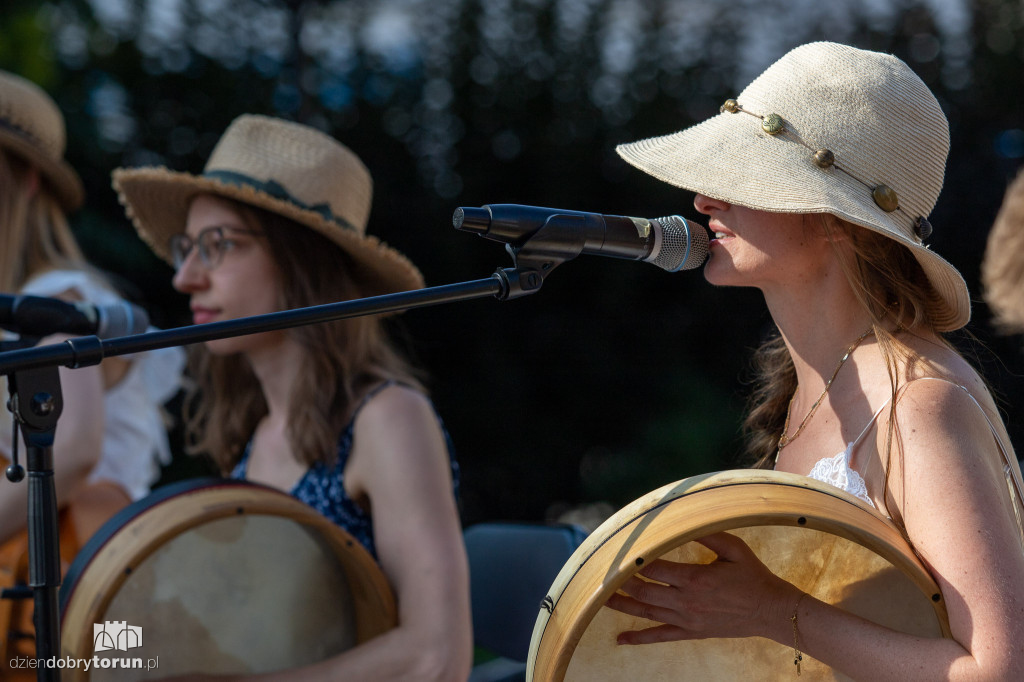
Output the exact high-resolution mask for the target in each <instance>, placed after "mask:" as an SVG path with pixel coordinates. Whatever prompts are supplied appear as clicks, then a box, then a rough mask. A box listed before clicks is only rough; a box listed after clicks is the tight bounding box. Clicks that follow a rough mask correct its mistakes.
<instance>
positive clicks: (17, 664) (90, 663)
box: [10, 656, 160, 672]
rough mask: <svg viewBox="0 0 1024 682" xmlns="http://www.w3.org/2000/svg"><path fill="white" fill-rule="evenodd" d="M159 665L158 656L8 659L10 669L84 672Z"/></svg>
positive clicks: (139, 668) (144, 668)
mask: <svg viewBox="0 0 1024 682" xmlns="http://www.w3.org/2000/svg"><path fill="white" fill-rule="evenodd" d="M159 667H160V657H159V656H157V657H156V658H146V659H143V658H139V657H135V658H115V657H106V656H93V657H92V658H71V657H70V656H65V657H64V658H30V657H21V656H18V657H15V658H12V659H11V660H10V668H11V669H12V670H19V669H20V670H26V669H38V668H48V669H51V670H52V669H55V668H56V669H59V670H76V669H78V668H81V669H83V670H85V671H86V672H88V671H90V670H94V669H96V668H123V669H131V670H156V669H158V668H159Z"/></svg>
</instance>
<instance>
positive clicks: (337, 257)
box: [184, 197, 423, 471]
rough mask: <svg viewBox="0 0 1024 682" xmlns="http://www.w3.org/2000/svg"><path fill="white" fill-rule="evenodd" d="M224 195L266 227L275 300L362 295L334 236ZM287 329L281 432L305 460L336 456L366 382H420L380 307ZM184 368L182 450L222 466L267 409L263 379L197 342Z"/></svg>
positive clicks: (237, 358) (310, 301) (287, 304)
mask: <svg viewBox="0 0 1024 682" xmlns="http://www.w3.org/2000/svg"><path fill="white" fill-rule="evenodd" d="M221 199H222V200H223V201H226V202H228V203H230V204H231V205H232V206H233V207H234V208H235V210H237V211H238V213H239V214H240V215H241V217H242V218H243V220H244V221H245V222H246V224H247V225H248V226H249V227H251V228H252V229H256V230H259V231H260V232H262V233H263V234H264V235H265V237H266V245H267V249H268V250H269V252H270V253H271V255H272V257H273V258H274V261H275V263H276V265H277V267H278V270H279V272H280V274H281V282H282V291H281V300H280V305H281V309H283V310H286V309H292V308H301V307H307V306H312V305H320V304H324V303H333V302H336V301H344V300H350V299H354V298H359V297H360V296H361V292H360V289H359V284H358V282H359V271H358V265H357V264H356V263H355V262H354V261H353V260H352V259H351V258H350V257H349V256H348V254H347V253H345V251H343V250H342V249H341V247H339V246H338V245H337V244H335V243H334V242H333V241H331V240H329V239H328V238H326V237H324V236H322V235H321V234H320V233H318V232H316V231H314V230H312V229H310V228H308V227H305V226H303V225H300V224H299V223H296V222H294V221H292V220H289V219H287V218H284V217H282V216H280V215H278V214H276V213H272V212H270V211H265V210H263V209H260V208H256V207H252V206H248V205H246V204H242V203H239V202H236V201H232V200H229V199H225V198H223V197H222V198H221ZM288 333H289V334H291V335H292V336H293V338H294V339H295V340H296V341H297V342H298V343H299V344H300V346H301V347H302V349H303V351H304V353H303V355H302V357H303V359H302V362H301V364H300V366H298V367H296V368H295V374H296V381H295V383H294V386H295V388H294V389H293V390H294V393H293V395H292V396H291V403H290V404H291V408H290V409H291V413H290V414H289V415H288V438H289V441H290V443H291V445H292V450H293V452H294V453H295V456H296V457H297V458H298V459H299V460H300V461H302V462H303V463H305V464H307V465H312V464H313V463H315V462H323V463H325V464H328V465H330V464H331V463H333V461H334V457H335V450H336V446H337V440H338V437H339V436H340V434H341V431H342V429H343V428H344V427H345V425H346V424H347V423H348V420H349V419H350V417H351V413H352V410H353V408H354V406H355V405H356V404H358V401H359V400H360V399H361V397H362V396H363V395H364V394H365V393H366V391H367V390H369V389H370V388H371V387H373V386H375V385H377V384H379V383H380V382H382V381H387V380H394V381H398V382H401V383H403V384H407V385H411V386H413V387H416V388H419V389H421V390H422V388H423V387H422V385H421V383H420V381H419V380H418V378H417V375H418V372H416V371H415V370H413V368H412V367H411V365H410V364H409V363H408V362H407V361H406V360H405V359H404V358H403V356H402V355H401V354H400V353H399V351H398V350H397V348H396V347H395V346H394V345H393V343H392V342H391V341H390V339H389V337H388V334H387V332H386V330H385V328H384V322H383V321H382V320H381V319H380V316H364V317H356V318H351V319H348V320H338V321H335V322H325V323H320V324H312V325H305V326H301V327H295V328H293V329H291V330H289V331H288ZM189 369H190V372H189V374H190V376H191V377H193V384H192V386H191V387H190V389H189V391H188V394H187V396H186V399H185V407H184V416H185V422H186V431H187V450H188V451H189V452H190V453H194V454H195V453H205V454H208V455H210V456H211V457H212V458H213V459H214V461H215V462H216V463H217V465H218V466H219V467H220V468H221V469H222V470H223V471H228V470H230V468H231V467H232V466H233V465H234V464H235V463H236V462H237V461H238V459H239V458H240V456H241V454H242V450H243V449H244V447H245V444H246V443H247V442H248V440H249V439H250V438H251V436H252V434H253V431H254V430H255V429H256V425H257V423H258V422H259V420H260V419H262V418H263V417H264V416H265V415H266V414H267V405H266V402H265V401H264V398H263V393H262V390H261V388H260V384H259V382H258V381H257V379H256V375H255V374H254V373H253V371H252V368H251V367H250V366H249V363H248V362H247V361H246V359H245V358H244V357H243V356H241V355H231V356H215V355H212V354H211V353H209V352H208V351H207V350H206V349H205V348H203V347H201V346H196V347H194V348H193V349H192V350H191V354H190V359H189Z"/></svg>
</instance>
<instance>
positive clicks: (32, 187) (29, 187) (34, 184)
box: [25, 166, 40, 199]
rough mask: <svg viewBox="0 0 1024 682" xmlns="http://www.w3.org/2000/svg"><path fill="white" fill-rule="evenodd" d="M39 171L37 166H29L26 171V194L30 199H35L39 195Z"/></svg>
mask: <svg viewBox="0 0 1024 682" xmlns="http://www.w3.org/2000/svg"><path fill="white" fill-rule="evenodd" d="M39 184H40V180H39V171H38V170H36V167H35V166H29V167H28V168H26V169H25V193H26V194H27V195H28V197H29V198H30V199H34V198H35V196H36V195H37V194H39Z"/></svg>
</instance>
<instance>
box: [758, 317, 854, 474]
mask: <svg viewBox="0 0 1024 682" xmlns="http://www.w3.org/2000/svg"><path fill="white" fill-rule="evenodd" d="M873 331H874V327H871V328H869V329H868V330H867V331H866V332H864V333H863V334H861V335H860V336H859V337H857V340H856V341H854V342H853V343H852V344H851V345H850V347H849V348H848V349H846V353H844V354H843V357H841V358H839V364H838V365H836V369H835V371H834V372H832V376H831V377H829V380H828V381H826V382H825V390H824V391H822V392H821V395H820V396H818V399H817V400H815V401H814V404H813V405H811V409H810V410H808V411H807V415H806V416H805V417H804V418H803V420H802V421H801V422H800V426H798V427H796V433H794V434H793V435H792V436H787V435H786V434H787V433H789V417H790V413H792V411H793V401H794V400H796V394H797V391H799V390H800V386H799V385H798V386H797V387H796V391H793V396H792V397H791V398H790V399H789V406H788V407H787V408H786V422H785V424H783V426H782V435H781V436H779V447H778V449H777V450H776V451H775V459H778V458H779V453H780V452H782V448H784V447H786V446H787V445H789V444H790V443H792V442H793V441H795V440H796V438H797V436H799V435H800V432H801V431H803V430H804V427H805V426H807V422H809V421H810V420H811V417H813V416H814V413H815V412H816V411H817V409H818V406H819V405H821V403H822V401H823V400H825V396H826V395H828V389H830V388H832V382H833V381H835V380H836V376H838V374H839V370H841V369H842V368H843V365H844V364H845V363H846V361H847V360H848V359H849V357H850V354H851V353H853V351H854V350H855V349H856V348H857V346H859V345H860V343H861V341H863V340H864V339H866V338H867V337H868V336H870V335H871V333H872V332H873Z"/></svg>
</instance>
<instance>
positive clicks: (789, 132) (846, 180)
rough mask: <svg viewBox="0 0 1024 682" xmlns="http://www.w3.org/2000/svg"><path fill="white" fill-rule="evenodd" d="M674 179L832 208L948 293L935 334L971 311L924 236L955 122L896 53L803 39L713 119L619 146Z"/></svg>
mask: <svg viewBox="0 0 1024 682" xmlns="http://www.w3.org/2000/svg"><path fill="white" fill-rule="evenodd" d="M617 151H618V152H619V155H620V156H622V158H623V159H625V160H626V161H627V162H629V163H630V164H632V165H634V166H636V167H637V168H639V169H641V170H643V171H645V172H647V173H649V174H650V175H653V176H654V177H656V178H658V179H660V180H663V181H665V182H667V183H670V184H672V185H675V186H677V187H681V188H683V189H687V190H691V191H693V192H696V193H698V194H702V195H705V196H708V197H711V198H714V199H718V200H720V201H725V202H727V203H730V204H736V205H739V206H745V207H747V208H752V209H757V210H761V211H771V212H780V213H830V214H832V215H835V216H837V217H839V218H842V219H843V220H846V221H849V222H851V223H853V224H855V225H860V226H861V227H865V228H867V229H869V230H874V231H875V232H877V233H879V234H882V235H884V236H886V237H889V238H890V239H892V240H894V241H895V242H896V243H898V244H901V245H902V246H904V247H906V248H907V249H909V250H910V252H911V253H912V254H913V255H914V257H915V258H916V259H917V261H918V263H920V264H921V268H922V269H923V270H924V273H925V275H926V276H927V277H928V281H929V282H930V283H931V285H932V287H933V289H934V290H935V292H936V294H937V295H938V297H939V299H940V300H941V304H939V303H936V304H935V305H932V306H931V307H930V309H929V314H930V316H931V320H932V323H933V324H934V326H935V328H936V330H937V331H951V330H954V329H959V328H960V327H963V326H964V325H965V324H967V322H968V321H969V320H970V318H971V301H970V294H969V292H968V290H967V284H966V283H965V282H964V279H963V277H962V276H961V275H960V273H959V272H958V271H957V269H956V268H955V267H953V266H952V265H951V264H950V263H948V262H947V261H946V260H944V259H943V258H941V257H940V256H939V255H938V254H936V253H934V252H933V251H932V250H931V249H930V248H929V247H928V246H927V245H925V244H924V242H923V239H922V238H925V239H926V238H927V237H928V235H929V234H930V232H931V225H930V223H929V222H928V220H927V218H928V215H929V214H930V213H931V211H932V209H933V208H934V206H935V202H936V200H937V199H938V197H939V192H940V191H941V189H942V181H943V176H944V173H945V165H946V157H947V155H948V153H949V125H948V123H947V121H946V117H945V115H944V114H943V113H942V109H941V107H940V106H939V103H938V101H937V100H936V99H935V96H934V95H932V93H931V91H930V90H929V89H928V87H927V86H926V85H925V84H924V82H922V81H921V79H920V78H919V77H918V76H917V75H916V74H915V73H914V72H913V71H912V70H911V69H910V67H908V66H907V65H906V64H905V63H904V62H903V61H901V60H900V59H898V58H896V57H894V56H892V55H887V54H882V53H878V52H869V51H866V50H860V49H857V48H854V47H850V46H847V45H840V44H836V43H826V42H818V43H810V44H806V45H802V46H800V47H797V48H795V49H793V50H791V51H790V52H788V53H787V54H786V55H784V56H783V57H782V58H781V59H779V60H778V61H777V62H775V63H774V64H772V65H771V66H770V67H768V69H766V70H765V71H764V73H762V74H761V75H760V76H758V77H757V79H755V80H754V81H753V82H752V83H751V84H750V85H748V86H747V87H746V88H745V89H744V90H743V91H742V92H741V93H740V94H739V95H738V96H737V97H736V98H735V99H730V100H728V101H727V102H726V103H725V104H724V105H723V107H722V111H721V113H719V114H718V115H717V116H713V117H712V118H710V119H708V120H706V121H704V122H702V123H699V124H697V125H695V126H692V127H690V128H687V129H685V130H682V131H680V132H677V133H673V134H671V135H665V136H661V137H655V138H650V139H646V140H640V141H638V142H632V143H629V144H624V145H620V146H619V147H618V148H617Z"/></svg>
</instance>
